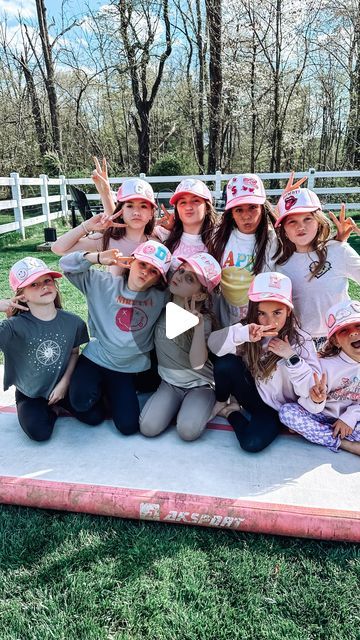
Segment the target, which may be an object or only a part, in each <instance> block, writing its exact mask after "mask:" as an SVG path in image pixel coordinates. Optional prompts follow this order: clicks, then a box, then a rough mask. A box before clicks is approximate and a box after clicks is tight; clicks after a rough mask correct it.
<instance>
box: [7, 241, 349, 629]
mask: <svg viewBox="0 0 360 640" xmlns="http://www.w3.org/2000/svg"><path fill="white" fill-rule="evenodd" d="M33 233H34V232H33ZM11 238H13V240H12V242H11V243H10V244H9V245H8V246H6V247H5V246H3V248H2V249H1V252H0V272H1V274H2V278H0V296H1V297H3V296H5V295H6V296H8V295H9V290H8V283H7V273H8V270H9V268H10V267H11V265H12V264H13V263H14V262H15V261H16V260H18V259H19V258H20V257H22V256H24V255H32V254H34V253H35V247H36V244H38V242H41V241H42V233H41V232H40V234H39V232H38V235H36V234H35V235H32V237H30V238H29V239H28V240H25V241H19V240H17V238H16V236H11ZM36 255H39V257H41V258H43V259H44V260H45V261H46V263H47V264H48V265H49V266H51V267H54V268H56V267H57V264H58V259H57V258H56V256H54V255H53V254H51V253H47V252H46V253H37V254H36ZM61 289H62V292H63V296H64V300H65V307H66V308H67V309H69V310H72V311H75V312H77V313H79V314H80V315H82V316H83V317H86V305H85V302H84V299H83V297H82V296H81V294H79V293H78V292H77V290H75V289H74V288H73V287H70V285H68V283H67V282H66V281H65V280H64V281H63V282H62V283H61ZM352 295H353V296H354V297H355V296H360V288H359V287H357V286H355V285H352ZM76 455H81V452H77V453H76ZM240 471H241V470H240ZM0 532H1V536H0V639H1V640H48V639H49V640H50V639H51V640H53V639H54V640H102V639H104V640H140V639H146V640H147V639H149V640H150V639H151V640H172V639H174V640H232V639H234V638H235V639H244V640H288V639H290V640H322V639H324V640H340V639H341V640H359V638H360V631H359V629H360V615H359V612H360V595H359V594H360V591H359V581H360V552H359V547H358V546H356V545H353V544H340V543H326V542H316V541H308V540H299V539H291V538H282V537H275V536H261V535H251V534H244V533H239V532H234V531H222V530H216V531H215V530H211V529H200V528H198V527H194V528H192V527H189V526H180V525H178V526H176V525H172V526H171V525H163V524H158V523H147V522H146V523H144V522H135V521H126V520H120V519H115V518H104V517H92V516H84V515H80V514H66V513H61V512H54V511H41V510H38V509H26V508H21V507H14V506H1V507H0Z"/></svg>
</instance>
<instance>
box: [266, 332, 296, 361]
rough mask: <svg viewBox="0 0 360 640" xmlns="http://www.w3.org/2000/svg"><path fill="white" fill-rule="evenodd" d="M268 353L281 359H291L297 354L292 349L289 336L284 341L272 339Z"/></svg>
mask: <svg viewBox="0 0 360 640" xmlns="http://www.w3.org/2000/svg"><path fill="white" fill-rule="evenodd" d="M267 348H268V351H271V353H275V355H277V356H279V357H280V358H285V359H287V358H291V356H295V355H296V353H295V351H294V350H293V348H292V347H291V345H290V343H289V338H288V337H287V336H285V337H284V340H281V338H272V340H270V342H269V344H268V347H267Z"/></svg>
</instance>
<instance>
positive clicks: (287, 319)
mask: <svg viewBox="0 0 360 640" xmlns="http://www.w3.org/2000/svg"><path fill="white" fill-rule="evenodd" d="M248 295H249V300H250V302H249V307H248V313H247V317H246V319H245V321H244V324H241V323H238V324H235V325H233V326H231V327H228V328H227V329H222V330H220V331H215V332H213V333H212V334H211V335H210V338H209V342H208V345H209V348H210V349H211V351H213V352H214V353H215V354H216V355H217V356H224V357H220V358H217V359H216V361H215V364H214V378H215V392H216V399H217V401H218V403H219V404H218V406H217V408H216V409H218V408H219V405H220V403H222V405H223V410H222V412H221V413H222V415H224V416H225V417H227V419H228V421H229V422H230V424H231V426H232V427H233V428H234V430H235V433H236V436H237V438H238V440H239V442H240V446H241V447H242V448H243V449H245V450H246V451H251V452H255V451H261V450H262V449H264V448H265V447H266V446H267V445H269V444H270V443H271V442H272V441H273V440H274V438H276V436H277V435H278V433H279V429H280V421H279V417H278V411H279V409H280V407H281V405H283V404H284V402H288V401H289V400H290V399H291V400H293V401H294V400H296V399H297V397H298V396H306V395H307V393H308V389H309V385H311V381H312V376H313V372H316V373H317V372H319V371H320V365H319V363H318V358H317V357H316V352H315V349H314V345H313V342H312V340H311V339H310V336H308V335H306V334H305V333H304V332H302V331H301V330H300V329H299V328H298V325H297V323H296V320H295V316H294V313H293V304H292V299H291V281H290V280H289V278H287V277H286V276H283V275H282V274H279V273H273V272H268V273H261V274H259V275H257V276H256V277H255V278H254V280H253V281H252V283H251V285H250V289H249V294H248ZM225 354H228V355H225ZM239 356H241V357H239ZM230 394H231V395H233V396H235V398H236V400H237V402H238V403H239V404H240V405H241V406H242V407H243V408H244V409H245V410H246V412H249V415H246V416H245V415H244V414H243V413H240V411H239V406H236V404H235V405H234V404H230V405H229V406H224V405H225V404H226V401H227V398H228V397H229V396H230Z"/></svg>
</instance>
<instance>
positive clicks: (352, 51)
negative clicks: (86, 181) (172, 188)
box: [0, 0, 360, 177]
mask: <svg viewBox="0 0 360 640" xmlns="http://www.w3.org/2000/svg"><path fill="white" fill-rule="evenodd" d="M24 2H25V4H24ZM1 11H2V13H3V15H2V20H1V31H0V175H2V176H5V175H8V174H9V173H10V172H11V171H17V172H19V173H20V174H21V175H24V176H37V175H39V174H40V173H47V174H48V175H58V174H59V173H63V174H65V175H67V176H72V177H76V176H81V175H86V174H87V175H88V173H89V171H90V168H91V156H92V155H94V154H96V155H99V156H103V155H104V156H106V157H107V158H108V161H109V166H110V171H111V174H112V175H113V176H115V175H132V174H136V173H139V172H144V173H146V174H148V175H151V174H153V175H174V174H191V173H196V174H198V173H213V172H214V171H215V170H216V169H221V170H222V171H223V172H229V173H230V172H231V173H236V172H241V171H256V172H264V171H269V172H278V171H287V170H290V169H292V168H294V169H296V170H297V171H303V170H307V169H308V168H309V167H311V166H313V167H315V168H316V169H317V170H322V169H323V170H338V169H359V168H360V5H359V2H358V1H357V0H347V1H346V2H342V1H339V0H316V1H312V0H302V1H301V2H300V1H298V0H262V1H261V2H255V1H253V0H226V2H222V0H162V2H157V1H156V0H119V1H117V2H109V3H108V4H102V5H101V4H100V3H98V4H97V5H94V3H92V4H85V3H83V5H81V6H80V8H79V6H77V7H76V6H75V5H74V3H73V2H70V1H65V2H63V3H62V4H61V5H60V4H58V6H57V7H56V9H55V8H54V2H53V1H52V0H46V1H45V2H44V0H35V1H34V0H27V1H26V0H23V5H22V7H21V8H19V7H18V6H16V7H15V4H14V3H12V2H9V1H8V0H0V12H1Z"/></svg>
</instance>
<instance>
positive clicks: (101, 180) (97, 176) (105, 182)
mask: <svg viewBox="0 0 360 640" xmlns="http://www.w3.org/2000/svg"><path fill="white" fill-rule="evenodd" d="M93 160H94V163H95V169H94V171H93V172H92V174H91V177H92V180H93V183H94V185H95V187H96V189H97V191H98V193H99V194H100V195H107V194H108V193H109V192H110V190H111V189H110V183H109V178H108V171H107V164H106V158H103V159H102V165H101V164H100V162H99V160H98V159H97V157H96V156H94V157H93Z"/></svg>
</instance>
